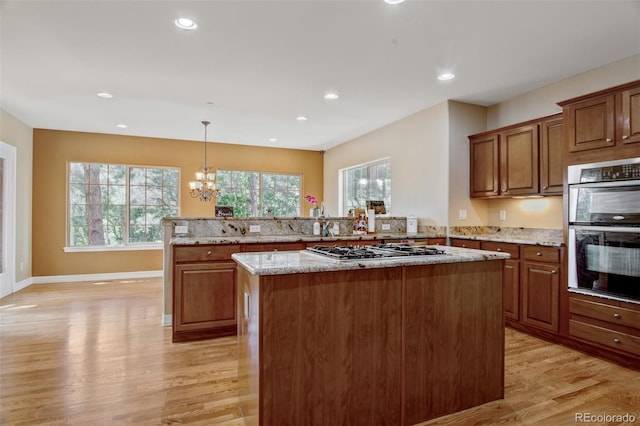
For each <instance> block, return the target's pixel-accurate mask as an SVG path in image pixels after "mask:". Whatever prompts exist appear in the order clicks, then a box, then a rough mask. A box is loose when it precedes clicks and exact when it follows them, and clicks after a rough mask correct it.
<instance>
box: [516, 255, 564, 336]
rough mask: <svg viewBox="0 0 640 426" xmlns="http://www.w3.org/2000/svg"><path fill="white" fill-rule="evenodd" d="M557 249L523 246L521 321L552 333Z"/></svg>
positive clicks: (555, 328)
mask: <svg viewBox="0 0 640 426" xmlns="http://www.w3.org/2000/svg"><path fill="white" fill-rule="evenodd" d="M559 262H560V250H559V249H557V248H554V247H537V246H524V248H523V261H522V274H521V288H522V317H521V321H522V323H524V324H526V325H530V326H534V327H538V328H542V329H544V330H547V331H551V332H553V333H558V331H559V325H560V322H559V317H558V315H559V312H560V302H559V298H560V263H559Z"/></svg>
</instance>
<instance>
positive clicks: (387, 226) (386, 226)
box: [382, 223, 391, 231]
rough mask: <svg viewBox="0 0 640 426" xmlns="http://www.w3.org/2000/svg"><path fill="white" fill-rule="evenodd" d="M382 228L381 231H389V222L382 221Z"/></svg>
mask: <svg viewBox="0 0 640 426" xmlns="http://www.w3.org/2000/svg"><path fill="white" fill-rule="evenodd" d="M382 230H383V231H391V224H389V223H383V224H382Z"/></svg>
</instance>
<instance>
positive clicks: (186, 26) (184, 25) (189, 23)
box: [173, 18, 198, 30]
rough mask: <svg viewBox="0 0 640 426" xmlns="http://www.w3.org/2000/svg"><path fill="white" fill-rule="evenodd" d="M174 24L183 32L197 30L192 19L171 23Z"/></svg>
mask: <svg viewBox="0 0 640 426" xmlns="http://www.w3.org/2000/svg"><path fill="white" fill-rule="evenodd" d="M173 23H174V24H176V27H178V28H181V29H183V30H195V29H196V28H198V24H197V23H196V21H194V20H193V19H189V18H178V19H176V20H175V21H173Z"/></svg>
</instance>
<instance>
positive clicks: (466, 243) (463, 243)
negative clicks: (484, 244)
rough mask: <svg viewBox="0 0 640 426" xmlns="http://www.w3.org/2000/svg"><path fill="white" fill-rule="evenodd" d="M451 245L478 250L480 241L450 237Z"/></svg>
mask: <svg viewBox="0 0 640 426" xmlns="http://www.w3.org/2000/svg"><path fill="white" fill-rule="evenodd" d="M451 246H453V247H462V248H468V249H477V250H480V241H476V240H461V239H451Z"/></svg>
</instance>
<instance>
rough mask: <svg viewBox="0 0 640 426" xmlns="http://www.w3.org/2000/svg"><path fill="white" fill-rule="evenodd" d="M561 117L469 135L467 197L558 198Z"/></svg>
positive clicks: (561, 142)
mask: <svg viewBox="0 0 640 426" xmlns="http://www.w3.org/2000/svg"><path fill="white" fill-rule="evenodd" d="M563 140H564V134H563V122H562V115H561V114H554V115H551V116H548V117H544V118H540V119H536V120H531V121H528V122H524V123H519V124H515V125H511V126H508V127H503V128H501V129H496V130H492V131H489V132H484V133H480V134H476V135H472V136H469V143H470V150H471V151H470V196H471V198H496V197H498V198H499V197H513V196H526V195H540V194H542V195H561V194H562V188H563V149H564V148H563V146H564V145H563Z"/></svg>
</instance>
